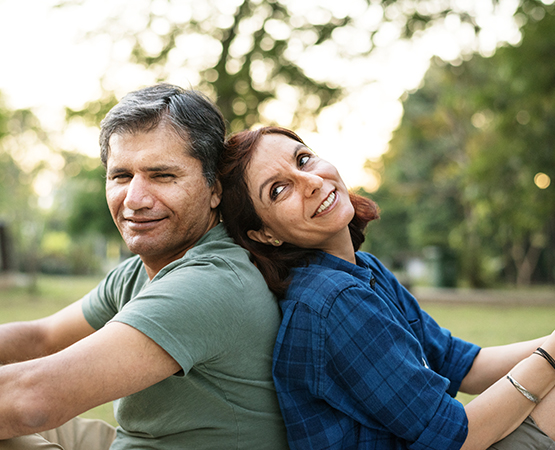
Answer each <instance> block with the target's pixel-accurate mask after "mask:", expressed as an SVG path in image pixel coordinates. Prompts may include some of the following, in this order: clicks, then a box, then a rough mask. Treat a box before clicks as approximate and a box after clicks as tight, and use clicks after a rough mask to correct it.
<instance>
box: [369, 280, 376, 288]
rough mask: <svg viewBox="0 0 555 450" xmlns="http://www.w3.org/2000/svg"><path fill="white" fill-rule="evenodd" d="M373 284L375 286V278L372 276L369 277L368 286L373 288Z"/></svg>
mask: <svg viewBox="0 0 555 450" xmlns="http://www.w3.org/2000/svg"><path fill="white" fill-rule="evenodd" d="M374 286H376V278H375V277H372V278H371V279H370V287H371V288H372V289H374Z"/></svg>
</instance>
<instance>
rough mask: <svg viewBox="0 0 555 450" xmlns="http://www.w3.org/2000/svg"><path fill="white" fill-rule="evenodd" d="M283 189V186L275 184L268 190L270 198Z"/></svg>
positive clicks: (274, 197)
mask: <svg viewBox="0 0 555 450" xmlns="http://www.w3.org/2000/svg"><path fill="white" fill-rule="evenodd" d="M283 189H285V188H284V187H283V186H275V187H273V188H272V190H271V191H270V197H271V199H272V200H275V199H276V198H277V196H278V195H279V194H281V192H282V191H283Z"/></svg>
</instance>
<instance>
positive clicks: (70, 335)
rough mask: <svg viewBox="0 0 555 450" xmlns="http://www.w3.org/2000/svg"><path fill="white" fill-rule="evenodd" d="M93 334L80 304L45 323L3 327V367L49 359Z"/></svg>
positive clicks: (0, 337) (0, 329) (0, 357)
mask: <svg viewBox="0 0 555 450" xmlns="http://www.w3.org/2000/svg"><path fill="white" fill-rule="evenodd" d="M94 331H95V330H94V328H92V327H91V326H90V325H89V324H88V322H87V321H86V319H85V316H84V315H83V311H82V309H81V300H78V301H77V302H75V303H73V304H71V305H69V306H67V307H66V308H64V309H62V310H60V311H58V312H57V313H55V314H53V315H51V316H49V317H45V318H43V319H38V320H33V321H29V322H13V323H7V324H3V325H0V364H8V363H13V362H18V361H26V360H29V359H34V358H39V357H41V356H46V355H50V354H52V353H54V352H57V351H58V350H61V349H63V348H66V347H68V346H69V345H71V344H73V343H75V342H77V341H78V340H80V339H82V338H84V337H85V336H88V335H90V334H91V333H93V332H94Z"/></svg>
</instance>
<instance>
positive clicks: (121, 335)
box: [0, 322, 180, 439]
mask: <svg viewBox="0 0 555 450" xmlns="http://www.w3.org/2000/svg"><path fill="white" fill-rule="evenodd" d="M179 370H180V366H179V365H178V364H177V362H176V361H175V360H174V359H173V358H172V357H171V356H170V355H169V354H168V353H167V352H166V351H165V350H163V349H162V348H161V347H160V346H159V345H158V344H156V343H155V342H154V341H153V340H151V339H150V338H148V337H147V336H146V335H144V334H143V333H141V332H140V331H138V330H136V329H134V328H132V327H130V326H128V325H125V324H122V323H119V322H112V323H109V324H108V325H106V326H105V327H104V328H102V329H101V330H99V331H97V332H96V333H93V334H92V335H90V336H88V337H86V338H84V339H81V340H79V341H78V342H76V343H75V344H73V345H71V346H69V347H67V348H66V349H64V350H61V351H59V352H58V353H54V354H52V355H50V356H46V357H43V358H38V359H34V360H30V361H24V362H21V363H15V364H10V365H6V366H2V367H0V439H8V438H11V437H15V436H21V435H25V434H30V433H34V432H37V431H42V430H46V429H51V428H54V427H57V426H59V425H61V424H63V423H65V422H66V421H68V420H69V419H71V418H73V417H75V416H77V415H78V414H81V413H82V412H84V411H87V410H89V409H90V408H93V407H95V406H97V405H100V404H103V403H106V402H108V401H111V400H115V399H118V398H121V397H124V396H127V395H130V394H133V393H135V392H138V391H140V390H143V389H145V388H147V387H149V386H151V385H153V384H155V383H157V382H159V381H162V380H164V379H165V378H167V377H169V376H171V375H173V374H174V373H176V372H177V371H179Z"/></svg>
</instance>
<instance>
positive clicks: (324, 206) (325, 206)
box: [312, 191, 336, 217]
mask: <svg viewBox="0 0 555 450" xmlns="http://www.w3.org/2000/svg"><path fill="white" fill-rule="evenodd" d="M335 192H336V191H332V192H331V193H330V195H329V196H328V198H326V200H324V201H323V202H322V204H321V205H320V207H319V208H318V209H317V210H316V212H315V213H314V214H313V215H312V217H316V216H317V215H319V214H321V213H323V212H324V211H327V210H328V208H329V207H330V206H331V205H332V204H333V202H334V201H335V198H336V194H335Z"/></svg>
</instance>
